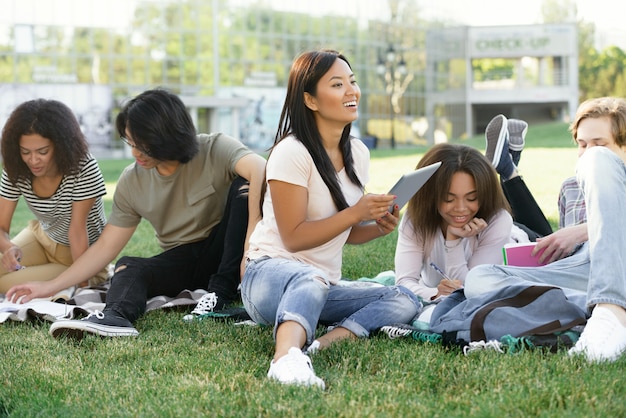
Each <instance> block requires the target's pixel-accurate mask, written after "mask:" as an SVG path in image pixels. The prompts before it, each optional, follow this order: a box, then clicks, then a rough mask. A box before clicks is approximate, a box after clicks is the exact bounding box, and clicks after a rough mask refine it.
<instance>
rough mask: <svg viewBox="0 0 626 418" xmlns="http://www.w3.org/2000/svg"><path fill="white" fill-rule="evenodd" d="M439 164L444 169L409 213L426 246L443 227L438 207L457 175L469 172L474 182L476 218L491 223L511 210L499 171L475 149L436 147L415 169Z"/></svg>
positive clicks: (417, 197) (413, 202)
mask: <svg viewBox="0 0 626 418" xmlns="http://www.w3.org/2000/svg"><path fill="white" fill-rule="evenodd" d="M437 161H441V166H440V167H439V169H438V170H437V171H436V172H435V174H433V176H432V177H431V178H430V179H429V180H428V181H427V182H426V184H425V185H424V186H423V187H422V188H421V189H420V190H419V191H418V192H417V193H416V194H415V195H414V196H413V197H412V198H411V200H409V203H408V206H407V212H406V216H408V217H409V219H410V220H411V222H412V223H413V227H414V229H415V233H416V235H417V237H418V238H419V237H421V239H423V242H424V243H425V244H426V243H428V242H430V241H432V239H433V238H434V237H435V234H436V232H437V230H438V229H440V228H441V225H442V222H443V219H442V218H441V215H440V214H439V204H440V203H441V202H442V201H444V200H445V199H446V198H447V195H448V191H449V190H450V183H451V182H452V176H453V175H454V174H455V173H458V172H463V173H467V174H469V175H470V176H472V178H473V179H474V182H475V183H476V192H477V195H478V196H477V198H478V203H479V209H478V213H477V214H476V216H477V217H479V218H482V219H485V220H486V221H489V220H490V219H491V218H492V217H493V216H494V215H496V213H497V212H498V211H500V210H501V209H506V210H508V211H510V207H509V204H508V202H507V200H506V197H505V196H504V193H503V192H502V187H501V186H500V182H499V180H498V174H497V173H496V170H495V169H494V168H493V166H492V165H491V163H490V162H489V160H487V158H485V156H484V155H482V154H481V153H480V152H479V151H478V150H477V149H476V148H472V147H469V146H467V145H457V144H437V145H435V146H433V147H432V148H431V149H429V150H428V151H427V152H426V154H424V156H423V157H422V159H421V160H420V161H419V163H418V164H417V167H416V169H417V168H421V167H425V166H427V165H430V164H433V163H436V162H437ZM428 255H429V254H425V256H428Z"/></svg>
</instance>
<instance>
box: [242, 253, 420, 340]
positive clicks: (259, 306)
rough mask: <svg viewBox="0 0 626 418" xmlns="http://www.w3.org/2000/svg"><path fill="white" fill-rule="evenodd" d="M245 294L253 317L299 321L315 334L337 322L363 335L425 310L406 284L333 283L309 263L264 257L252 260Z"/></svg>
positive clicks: (274, 322)
mask: <svg viewBox="0 0 626 418" xmlns="http://www.w3.org/2000/svg"><path fill="white" fill-rule="evenodd" d="M241 299H242V300H243V303H244V306H245V308H246V310H247V311H248V314H249V315H250V317H251V318H252V319H253V320H254V321H255V322H257V323H259V324H263V325H274V334H275V333H276V329H277V328H278V325H280V324H281V323H283V322H285V321H295V322H297V323H299V324H300V325H302V327H303V328H304V329H305V330H306V335H307V343H308V344H310V343H311V342H313V340H314V339H315V328H316V327H317V324H318V323H320V324H322V325H337V326H341V327H343V328H346V329H348V330H350V331H351V332H353V333H354V334H355V335H357V336H359V337H367V336H369V334H370V333H371V332H372V331H375V330H377V329H379V328H380V327H382V326H384V325H390V324H393V323H409V322H411V321H412V320H413V318H414V317H415V316H416V315H417V314H418V313H419V311H420V310H421V307H422V305H421V303H420V302H419V300H418V299H417V297H416V296H415V295H413V293H412V292H411V291H409V290H408V289H406V288H404V287H402V286H393V287H387V286H385V287H346V286H342V285H329V283H328V281H327V280H326V279H324V274H323V273H322V271H321V270H319V269H317V268H315V267H313V266H311V265H309V264H305V263H301V262H298V261H293V260H286V259H281V258H269V257H262V258H259V259H257V260H251V261H249V262H248V266H247V268H246V272H245V274H244V276H243V281H242V284H241Z"/></svg>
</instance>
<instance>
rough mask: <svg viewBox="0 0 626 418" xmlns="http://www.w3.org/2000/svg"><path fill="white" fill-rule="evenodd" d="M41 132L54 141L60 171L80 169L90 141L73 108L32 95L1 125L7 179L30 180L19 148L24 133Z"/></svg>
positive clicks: (66, 171) (15, 181) (56, 161)
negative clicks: (82, 129) (33, 98)
mask: <svg viewBox="0 0 626 418" xmlns="http://www.w3.org/2000/svg"><path fill="white" fill-rule="evenodd" d="M33 134H37V135H41V136H42V137H44V138H46V139H48V140H50V141H51V142H52V143H53V144H54V157H53V158H54V163H55V164H56V167H57V169H58V170H59V172H60V173H61V174H63V175H69V174H73V173H76V172H78V171H79V168H80V162H81V160H82V159H84V158H85V156H86V155H88V153H89V145H88V144H87V140H86V139H85V135H84V134H83V132H82V131H81V129H80V125H79V123H78V120H77V119H76V116H75V115H74V113H73V112H72V110H71V109H70V108H69V107H68V106H67V105H65V104H63V103H61V102H59V101H57V100H47V99H35V100H29V101H27V102H24V103H22V104H20V105H19V106H17V107H16V108H15V110H13V112H12V113H11V115H10V116H9V118H8V119H7V122H6V124H5V125H4V128H3V129H2V160H3V164H4V170H5V171H6V173H7V175H8V176H9V180H10V181H11V182H12V183H13V184H15V183H17V182H18V180H19V179H20V178H21V179H28V180H32V177H33V173H32V172H31V171H30V169H29V168H28V166H27V165H26V163H24V160H22V156H21V151H20V139H21V137H22V136H23V135H33Z"/></svg>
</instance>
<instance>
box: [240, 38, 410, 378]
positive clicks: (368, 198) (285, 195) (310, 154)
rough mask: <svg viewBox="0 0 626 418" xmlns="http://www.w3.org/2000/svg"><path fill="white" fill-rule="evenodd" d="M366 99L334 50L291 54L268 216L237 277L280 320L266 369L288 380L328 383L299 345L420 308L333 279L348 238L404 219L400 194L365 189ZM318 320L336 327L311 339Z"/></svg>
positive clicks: (383, 291)
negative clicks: (362, 129) (362, 112)
mask: <svg viewBox="0 0 626 418" xmlns="http://www.w3.org/2000/svg"><path fill="white" fill-rule="evenodd" d="M360 97H361V91H360V89H359V86H358V85H357V83H356V80H355V77H354V74H353V73H352V69H351V68H350V64H349V63H348V61H347V59H346V58H345V57H344V56H343V55H341V54H339V53H338V52H335V51H329V50H321V51H312V52H306V53H304V54H302V55H300V56H299V57H298V58H296V60H295V61H294V63H293V66H292V68H291V71H290V74H289V81H288V87H287V95H286V99H285V104H284V106H283V110H282V113H281V117H280V122H279V129H278V133H277V135H276V141H275V143H274V145H273V147H272V150H271V152H270V155H269V157H268V159H267V166H266V179H265V180H266V184H267V190H266V192H265V196H264V200H263V219H262V220H261V221H260V222H259V223H258V224H257V226H256V228H255V229H254V232H253V233H252V235H251V237H250V246H249V249H248V252H247V254H246V255H247V260H248V262H247V267H246V272H245V274H244V276H243V281H242V284H241V296H242V300H243V302H244V305H245V308H246V310H247V311H248V313H249V314H250V317H251V318H252V319H253V320H254V321H255V322H257V323H259V324H264V325H273V326H274V338H275V347H274V356H273V360H272V361H271V363H270V368H269V371H268V374H267V376H268V377H269V378H270V379H273V380H276V381H278V382H280V383H283V384H295V385H303V386H318V387H321V388H323V387H324V381H323V380H322V379H320V378H319V377H317V376H316V374H315V373H314V371H313V366H312V365H311V360H310V359H309V357H308V356H307V355H306V354H305V353H303V352H302V348H303V347H305V346H307V349H306V351H307V353H312V352H314V351H315V350H317V349H321V348H325V347H327V346H328V345H329V344H331V343H333V342H335V341H337V340H341V339H346V338H358V337H367V336H369V335H370V333H371V332H373V331H375V330H377V329H379V328H381V327H382V326H384V325H390V324H392V323H396V322H400V323H408V322H410V321H412V320H413V318H414V317H415V316H416V315H417V313H418V312H419V309H420V308H421V304H420V303H419V301H418V299H417V298H416V297H415V295H413V293H411V292H410V291H409V290H408V289H405V288H403V287H401V286H393V287H360V288H354V287H345V286H338V285H337V284H338V282H339V279H340V278H341V262H342V249H343V246H344V244H345V243H346V242H348V243H351V244H360V243H364V242H367V241H371V240H372V239H375V238H378V237H381V236H383V235H386V234H389V233H390V232H391V231H393V230H394V229H395V227H396V225H397V223H398V212H399V211H398V208H397V206H395V208H394V210H393V212H392V213H389V211H388V209H389V206H390V205H391V204H392V202H393V199H394V196H392V195H373V194H365V195H364V194H363V185H364V184H365V183H366V182H367V180H368V166H369V152H368V150H367V148H366V147H365V145H364V144H363V143H362V142H361V141H359V140H358V139H356V138H354V137H351V136H350V124H351V123H352V121H354V120H356V118H357V116H358V105H359V99H360ZM371 220H375V222H372V223H368V221H371ZM364 222H365V224H364ZM318 323H319V324H323V325H333V326H334V327H333V328H332V330H330V331H329V332H327V333H326V334H324V335H323V336H321V337H320V338H318V339H315V332H316V328H317V325H318Z"/></svg>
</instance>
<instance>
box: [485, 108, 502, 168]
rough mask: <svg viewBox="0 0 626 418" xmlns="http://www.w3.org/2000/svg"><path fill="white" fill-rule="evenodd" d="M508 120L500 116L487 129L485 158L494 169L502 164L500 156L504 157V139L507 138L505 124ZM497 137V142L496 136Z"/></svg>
mask: <svg viewBox="0 0 626 418" xmlns="http://www.w3.org/2000/svg"><path fill="white" fill-rule="evenodd" d="M505 121H506V118H505V117H504V116H503V115H498V116H496V117H495V118H493V119H492V120H491V122H489V125H487V129H485V137H486V139H487V149H486V150H485V157H487V159H488V160H489V161H491V164H492V165H493V166H494V167H497V166H498V164H500V156H501V155H502V148H503V147H504V138H505V136H506V129H503V128H505V127H504V122H505ZM496 135H497V138H498V139H497V140H495V136H496Z"/></svg>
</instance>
